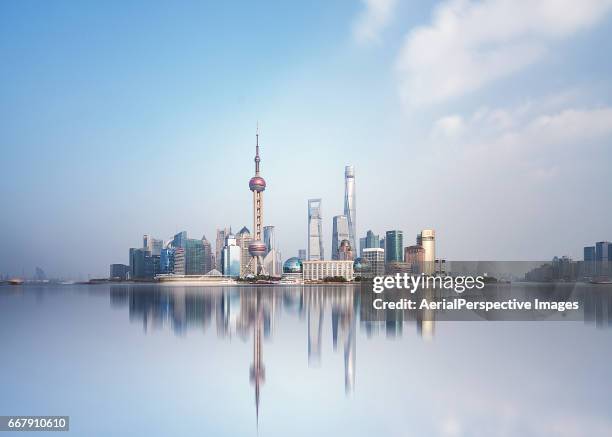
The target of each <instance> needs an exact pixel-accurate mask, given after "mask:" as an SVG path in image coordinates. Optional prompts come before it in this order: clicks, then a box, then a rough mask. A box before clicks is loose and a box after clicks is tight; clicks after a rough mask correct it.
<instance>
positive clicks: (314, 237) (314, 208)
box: [308, 199, 324, 261]
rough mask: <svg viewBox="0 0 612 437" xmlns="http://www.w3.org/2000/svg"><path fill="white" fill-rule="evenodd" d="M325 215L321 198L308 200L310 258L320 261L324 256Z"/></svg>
mask: <svg viewBox="0 0 612 437" xmlns="http://www.w3.org/2000/svg"><path fill="white" fill-rule="evenodd" d="M322 228H323V216H322V214H321V199H309V200H308V260H309V261H319V260H322V259H324V256H323V229H322Z"/></svg>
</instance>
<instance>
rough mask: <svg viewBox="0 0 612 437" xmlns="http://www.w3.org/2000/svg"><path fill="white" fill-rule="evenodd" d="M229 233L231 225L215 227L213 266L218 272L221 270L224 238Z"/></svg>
mask: <svg viewBox="0 0 612 437" xmlns="http://www.w3.org/2000/svg"><path fill="white" fill-rule="evenodd" d="M231 233H232V228H231V227H229V228H228V227H225V228H223V229H217V238H216V240H215V268H216V269H217V270H219V271H220V272H222V271H223V247H224V246H225V238H226V237H227V236H228V235H229V234H231Z"/></svg>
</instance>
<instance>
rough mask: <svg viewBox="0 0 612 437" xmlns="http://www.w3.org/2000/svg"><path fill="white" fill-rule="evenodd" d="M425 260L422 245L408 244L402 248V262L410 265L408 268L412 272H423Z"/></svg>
mask: <svg viewBox="0 0 612 437" xmlns="http://www.w3.org/2000/svg"><path fill="white" fill-rule="evenodd" d="M424 260H425V249H423V246H416V245H415V246H408V247H406V248H405V249H404V262H405V263H406V264H409V265H410V269H411V271H412V273H414V274H420V273H422V272H423V267H424V264H423V262H424Z"/></svg>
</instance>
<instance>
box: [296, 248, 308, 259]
mask: <svg viewBox="0 0 612 437" xmlns="http://www.w3.org/2000/svg"><path fill="white" fill-rule="evenodd" d="M297 257H298V259H299V260H300V261H305V260H306V249H299V250H298V256H297Z"/></svg>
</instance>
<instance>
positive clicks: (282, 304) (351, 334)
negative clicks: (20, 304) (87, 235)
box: [110, 285, 612, 420]
mask: <svg viewBox="0 0 612 437" xmlns="http://www.w3.org/2000/svg"><path fill="white" fill-rule="evenodd" d="M549 288H550V287H549ZM549 291H550V290H548V289H547V290H545V291H544V292H543V293H547V292H549ZM566 294H567V298H570V297H571V298H572V299H576V300H578V301H579V302H580V303H581V308H582V311H583V317H584V320H585V321H586V322H587V323H594V324H595V325H596V326H597V327H610V326H612V291H611V290H610V289H606V290H604V291H602V290H601V289H597V290H591V289H590V288H588V287H582V288H580V287H572V289H571V290H568V293H566ZM359 296H360V294H359V290H358V288H355V287H346V286H338V287H333V286H304V287H282V286H274V287H246V286H245V287H218V288H210V287H207V288H200V287H193V286H192V287H180V286H172V287H167V286H155V285H116V286H115V285H112V286H111V289H110V303H111V306H112V307H125V306H128V307H129V318H130V321H140V322H141V323H142V324H143V328H144V330H145V332H148V331H150V330H155V329H159V328H162V327H166V326H169V327H171V328H172V329H173V330H174V332H175V333H176V334H177V335H183V334H184V333H185V331H186V330H187V329H190V328H199V329H203V330H204V331H207V330H208V329H209V328H210V326H211V325H212V323H213V321H214V322H215V327H216V334H217V336H218V337H219V338H228V339H230V338H232V337H233V336H238V337H239V338H241V339H243V340H244V341H248V340H251V341H252V342H253V358H252V362H251V363H250V367H249V368H248V369H249V380H250V383H251V384H252V386H253V388H254V392H255V393H254V395H255V411H256V417H257V420H259V406H260V393H261V390H262V386H263V384H264V383H265V381H266V370H265V369H266V368H265V363H264V355H263V343H264V342H263V340H264V339H265V338H269V337H271V335H272V333H273V332H274V330H275V324H276V322H277V320H279V316H280V314H281V313H284V314H287V315H290V316H293V317H298V318H299V319H301V320H303V319H304V318H306V319H307V324H308V338H307V348H308V365H309V366H310V367H316V366H319V365H320V364H321V351H322V335H323V325H324V323H323V322H324V319H325V314H326V313H328V314H331V329H332V340H333V350H334V351H337V350H338V347H339V345H342V347H343V349H344V387H345V391H346V393H347V394H350V393H351V392H352V391H353V390H354V389H355V374H356V358H357V350H356V335H357V332H356V329H357V318H358V317H359V305H360V302H359ZM438 313H439V312H436V313H434V312H433V311H431V310H428V312H426V311H406V312H402V311H398V312H396V313H394V315H393V318H390V319H387V320H385V321H364V320H361V321H360V322H359V326H360V327H361V329H362V330H363V331H364V332H365V334H366V336H367V337H373V336H376V335H381V334H384V335H385V336H386V337H387V338H390V339H392V338H395V337H400V336H402V335H403V332H404V328H405V327H406V326H410V325H413V326H414V329H415V331H416V333H417V334H418V335H419V336H421V337H422V338H423V339H432V338H433V336H434V334H435V331H436V329H435V328H436V323H437V322H436V320H439V316H438Z"/></svg>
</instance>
